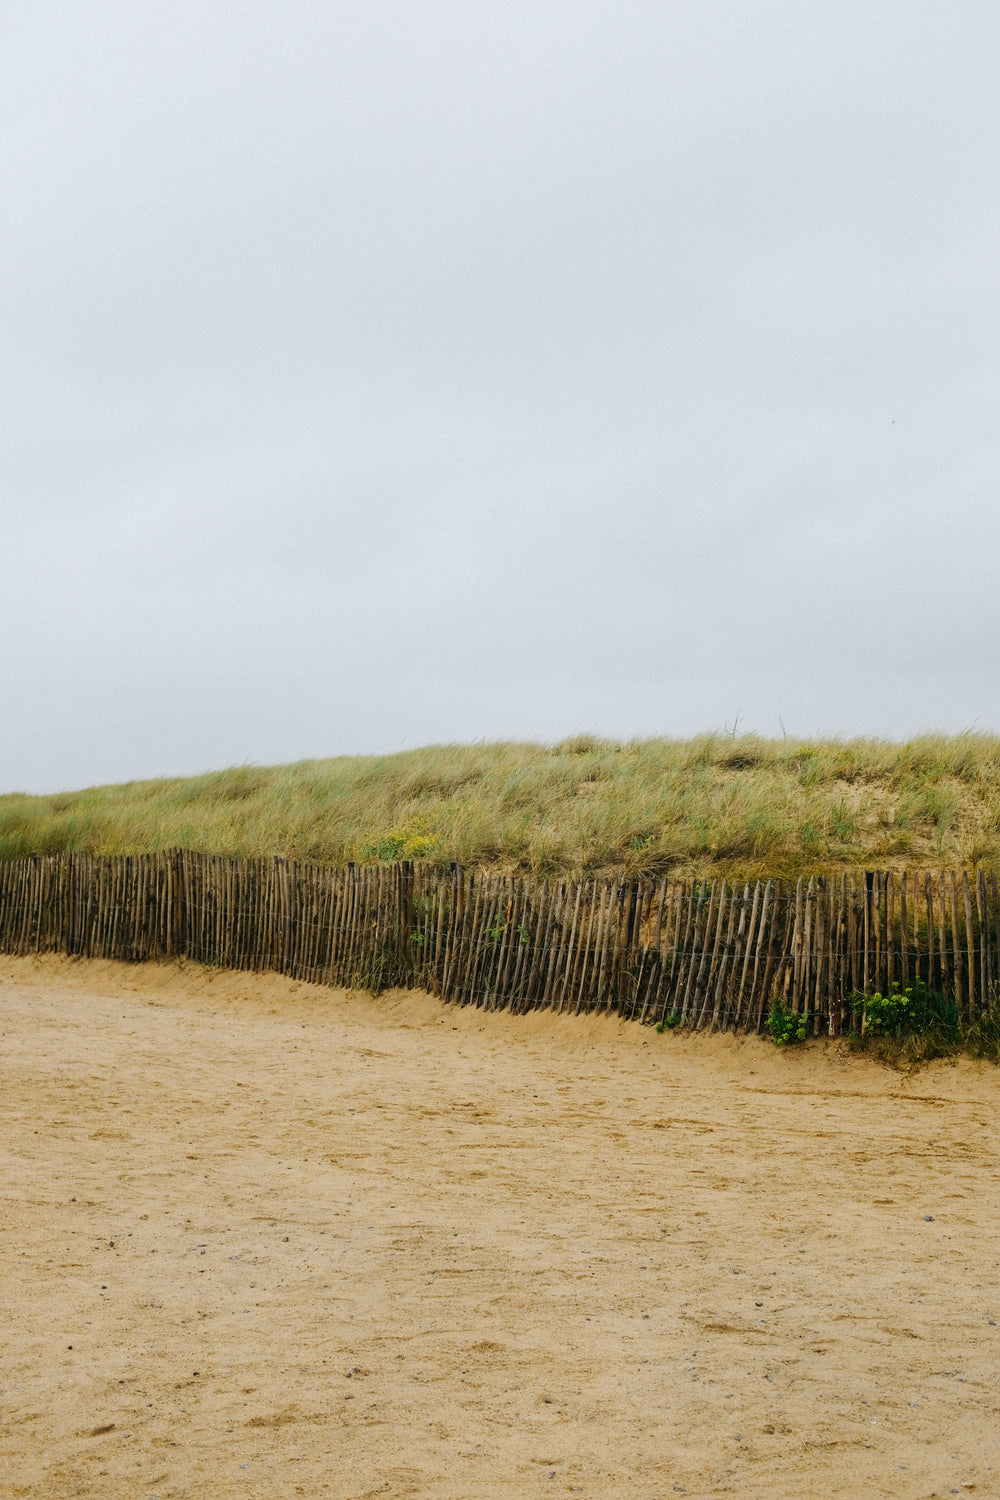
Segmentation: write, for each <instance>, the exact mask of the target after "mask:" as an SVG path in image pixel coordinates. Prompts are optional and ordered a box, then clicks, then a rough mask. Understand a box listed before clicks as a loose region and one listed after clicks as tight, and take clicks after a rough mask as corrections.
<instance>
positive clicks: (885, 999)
mask: <svg viewBox="0 0 1000 1500" xmlns="http://www.w3.org/2000/svg"><path fill="white" fill-rule="evenodd" d="M851 1003H852V1010H853V1014H854V1017H855V1021H857V1019H858V1017H859V1015H860V1021H861V1027H860V1035H861V1036H862V1037H866V1036H878V1037H900V1036H913V1035H916V1034H919V1033H922V1032H926V1031H929V1030H935V1031H940V1032H942V1033H947V1034H949V1035H951V1034H953V1035H954V1038H955V1040H957V1039H958V1034H959V1015H958V1006H957V1005H956V1003H955V1001H954V1000H950V999H949V998H948V997H947V996H946V995H941V994H938V993H936V992H935V991H932V990H930V989H928V987H927V985H926V984H925V983H924V982H923V980H917V981H916V982H915V983H913V984H910V985H907V986H906V987H905V988H904V987H903V986H901V985H898V984H896V983H893V984H892V985H891V986H890V988H889V992H888V994H886V995H883V994H881V993H880V992H879V991H876V992H875V994H874V995H863V994H856V995H855V996H854V997H853V999H852V1002H851Z"/></svg>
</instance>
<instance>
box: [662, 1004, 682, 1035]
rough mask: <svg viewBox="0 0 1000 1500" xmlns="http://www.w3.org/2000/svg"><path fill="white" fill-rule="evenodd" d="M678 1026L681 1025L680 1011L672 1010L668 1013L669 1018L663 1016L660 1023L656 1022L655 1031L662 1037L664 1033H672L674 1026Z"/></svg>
mask: <svg viewBox="0 0 1000 1500" xmlns="http://www.w3.org/2000/svg"><path fill="white" fill-rule="evenodd" d="M680 1024H681V1013H680V1011H679V1010H672V1011H671V1012H670V1014H669V1016H664V1017H663V1020H662V1021H657V1023H656V1030H657V1031H658V1032H659V1033H660V1035H661V1036H662V1035H663V1033H664V1032H665V1031H673V1030H674V1028H675V1027H676V1026H679V1025H680Z"/></svg>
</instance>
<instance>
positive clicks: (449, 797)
mask: <svg viewBox="0 0 1000 1500" xmlns="http://www.w3.org/2000/svg"><path fill="white" fill-rule="evenodd" d="M175 847H185V848H189V849H197V850H201V851H204V852H209V853H214V854H223V855H231V856H245V855H273V854H277V855H282V856H284V857H286V858H290V859H300V860H311V861H315V862H319V863H326V864H342V863H345V862H346V861H348V860H356V861H362V862H374V861H377V860H394V859H430V860H433V861H435V862H437V863H443V864H447V863H449V862H450V861H452V860H458V861H459V862H461V863H462V864H464V865H466V866H470V867H471V866H481V867H482V866H489V867H491V868H493V869H497V870H502V871H506V872H523V873H526V874H532V875H535V876H553V875H573V876H579V875H640V874H659V873H667V872H670V873H673V874H677V875H680V874H687V875H691V874H696V875H710V874H726V875H729V876H737V875H738V876H757V875H771V876H791V875H795V874H797V873H799V872H801V871H803V870H810V871H817V872H819V871H830V870H836V869H839V868H845V867H855V868H856V867H858V866H865V867H869V868H872V867H880V868H897V869H901V868H904V867H908V868H911V869H912V868H918V867H922V868H940V867H942V866H952V865H972V864H976V863H984V864H1000V738H997V737H994V736H987V735H962V736H959V737H957V738H948V737H945V736H933V735H929V736H924V737H922V738H919V739H915V740H911V741H909V742H908V743H906V744H895V743H891V742H886V741H876V740H869V739H854V740H841V741H833V740H826V741H818V742H815V743H809V744H806V743H801V742H798V741H792V740H764V739H758V738H756V737H753V736H742V737H739V738H735V739H733V738H728V737H726V736H724V735H704V736H701V737H699V738H697V739H691V740H639V741H634V742H631V743H617V742H612V741H605V740H597V739H593V738H591V737H589V736H577V737H576V738H574V739H570V740H565V741H563V742H562V743H560V744H557V745H552V746H543V745H535V744H513V743H512V744H494V745H433V746H428V747H427V748H425V749H420V750H410V751H404V752H402V753H400V754H397V755H384V756H354V757H341V758H337V759H331V760H314V761H300V762H298V763H296V764H293V765H287V766H271V767H258V766H237V767H234V768H232V769H230V770H225V771H216V772H212V773H211V774H208V775H204V776H196V777H188V778H177V779H165V780H157V781H141V782H130V783H128V784H126V785H122V786H107V787H92V788H89V789H88V790H85V791H79V792H73V793H63V794H60V795H56V796H40V797H36V796H28V795H23V794H12V795H7V796H2V797H0V858H12V857H16V856H18V855H24V854H43V853H54V852H57V851H60V850H77V851H86V852H90V853H106V854H122V853H143V852H149V851H153V850H157V849H164V848H175Z"/></svg>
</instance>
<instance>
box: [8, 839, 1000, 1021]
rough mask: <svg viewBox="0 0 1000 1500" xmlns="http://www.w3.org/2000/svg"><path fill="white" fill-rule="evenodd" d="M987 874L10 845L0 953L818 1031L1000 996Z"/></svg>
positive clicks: (489, 1005) (968, 1008)
mask: <svg viewBox="0 0 1000 1500" xmlns="http://www.w3.org/2000/svg"><path fill="white" fill-rule="evenodd" d="M998 946H1000V899H998V888H997V876H996V873H995V872H993V871H985V870H981V869H979V870H974V871H971V872H969V871H955V870H943V871H940V872H934V873H928V872H926V871H916V872H911V871H908V872H905V873H902V874H900V873H898V872H894V871H878V870H876V871H855V872H851V873H844V874H839V875H836V876H810V877H806V876H802V877H800V878H799V879H798V880H797V881H781V880H758V881H756V882H754V883H750V882H737V883H734V884H730V882H729V881H727V880H711V881H709V880H701V881H698V880H676V879H669V878H668V879H663V880H659V881H654V880H621V881H599V880H585V881H553V882H549V881H537V880H531V879H527V878H517V877H512V876H504V875H495V874H491V873H489V872H481V871H466V870H464V869H461V868H460V867H458V866H452V868H451V869H450V870H445V869H441V868H439V867H437V866H434V865H430V864H413V863H405V862H404V863H400V864H394V865H376V866H356V865H348V866H347V867H346V868H344V869H331V868H329V867H326V866H319V865H306V864H298V863H295V862H294V861H286V860H283V859H242V860H240V859H226V858H221V857H216V856H211V855H204V854H195V853H191V852H189V851H187V850H172V851H167V852H164V853H160V854H150V855H122V856H95V855H87V854H56V855H46V856H37V857H32V858H25V859H16V860H8V861H3V862H0V951H2V952H4V953H10V954H28V953H64V954H71V955H79V956H80V957H87V958H118V959H126V960H130V961H133V962H142V961H144V960H148V959H172V958H181V957H183V958H189V959H192V960H196V961H197V962H199V963H203V964H209V965H217V966H219V967H222V968H227V969H245V970H256V971H260V970H271V971H275V972H277V973H280V974H286V975H288V976H289V977H292V978H295V979H302V980H308V981H310V982H313V983H317V984H324V985H339V986H347V987H350V988H355V989H368V990H372V991H380V990H384V989H387V988H391V987H396V986H399V987H406V988H414V987H420V988H423V989H426V990H428V991H430V992H431V993H432V994H435V995H438V996H440V997H441V998H442V999H443V1000H445V1001H446V1002H448V1003H451V1004H456V1005H474V1006H478V1007H480V1008H482V1009H487V1010H498V1009H507V1010H511V1011H515V1012H522V1011H527V1010H533V1009H540V1008H546V1009H551V1010H555V1011H559V1012H566V1013H572V1014H580V1013H583V1012H587V1013H595V1012H605V1013H609V1014H615V1015H618V1016H621V1017H624V1018H628V1019H634V1020H636V1021H640V1022H644V1023H647V1024H649V1023H655V1024H661V1023H666V1024H670V1025H679V1026H683V1027H688V1028H692V1029H715V1030H729V1029H740V1030H743V1031H759V1030H760V1029H761V1028H762V1027H763V1025H764V1024H765V1022H766V1020H767V1016H768V1013H769V1011H770V1008H771V1006H772V1005H773V1003H774V1001H775V1000H778V1001H780V1002H781V1004H782V1006H783V1007H784V1008H785V1009H786V1010H788V1011H792V1012H794V1013H796V1014H798V1015H800V1016H803V1017H805V1018H806V1020H807V1028H808V1029H809V1030H810V1031H811V1032H812V1033H813V1034H815V1035H818V1034H820V1033H826V1034H829V1035H830V1036H838V1035H841V1034H842V1033H844V1032H845V1031H848V1030H850V1029H852V1027H853V1026H854V1025H855V1024H856V1021H857V1015H856V1012H857V1006H858V997H863V996H866V995H872V994H875V993H876V992H880V993H883V994H885V993H888V992H889V991H890V990H891V989H892V987H893V986H897V987H900V988H903V989H905V988H907V987H910V986H912V985H914V984H922V985H925V986H926V987H927V989H928V990H929V991H931V992H933V993H936V994H940V995H942V996H944V997H945V998H946V999H947V1000H948V1001H950V1002H953V1003H954V1004H955V1005H956V1006H957V1009H958V1014H959V1016H960V1017H961V1019H962V1020H963V1021H965V1022H971V1021H974V1020H975V1019H976V1018H977V1017H978V1016H980V1015H982V1014H983V1013H984V1012H986V1013H991V1014H997V1013H998V1011H1000V960H998Z"/></svg>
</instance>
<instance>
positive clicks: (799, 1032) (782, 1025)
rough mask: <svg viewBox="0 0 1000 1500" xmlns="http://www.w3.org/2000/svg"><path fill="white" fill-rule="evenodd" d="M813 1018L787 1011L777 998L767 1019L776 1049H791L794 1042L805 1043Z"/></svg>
mask: <svg viewBox="0 0 1000 1500" xmlns="http://www.w3.org/2000/svg"><path fill="white" fill-rule="evenodd" d="M812 1020H813V1018H812V1016H810V1015H808V1014H805V1013H803V1014H802V1015H799V1014H798V1012H797V1011H794V1010H786V1009H785V1007H784V1005H783V1004H782V1003H781V1001H780V1000H779V999H777V998H775V1000H774V1001H773V1003H772V1005H771V1014H770V1015H769V1016H768V1018H767V1029H768V1031H769V1032H770V1033H771V1040H772V1041H773V1042H774V1045H775V1046H776V1047H789V1046H791V1045H792V1043H793V1042H804V1041H805V1039H806V1037H807V1036H808V1035H809V1032H810V1031H811V1029H812Z"/></svg>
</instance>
